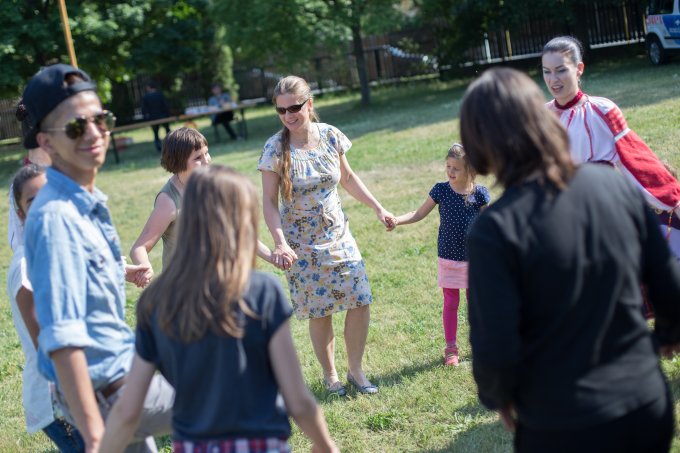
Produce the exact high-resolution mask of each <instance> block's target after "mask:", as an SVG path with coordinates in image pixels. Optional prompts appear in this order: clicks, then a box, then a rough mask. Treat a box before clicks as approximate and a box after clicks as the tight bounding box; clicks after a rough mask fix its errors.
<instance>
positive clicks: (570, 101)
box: [542, 36, 680, 260]
mask: <svg viewBox="0 0 680 453" xmlns="http://www.w3.org/2000/svg"><path fill="white" fill-rule="evenodd" d="M542 64H543V80H544V82H545V84H546V86H547V87H548V90H549V91H550V94H552V95H553V96H554V97H555V99H553V100H552V101H550V102H548V104H547V106H548V109H549V110H551V111H552V112H554V113H555V114H556V115H557V117H558V118H559V119H560V122H561V123H562V125H563V126H564V127H565V128H566V129H567V132H568V134H569V141H570V143H571V146H570V148H571V155H572V157H573V159H574V161H575V162H576V163H581V162H606V163H609V164H611V165H613V166H615V167H616V168H617V169H619V170H620V171H621V173H623V174H624V175H626V176H627V177H628V179H629V180H630V181H631V182H632V183H633V185H635V186H636V187H637V188H638V189H639V190H640V191H641V192H642V194H643V195H644V197H645V201H646V202H647V203H648V204H649V205H650V206H651V207H652V208H653V209H654V211H655V212H656V214H657V217H658V220H659V223H660V224H661V229H662V231H663V234H664V236H665V237H666V240H667V241H668V243H669V244H670V246H671V249H672V250H673V253H674V254H675V256H676V258H678V259H679V260H680V183H679V182H678V181H677V180H676V179H675V178H674V177H673V175H671V173H670V172H669V171H668V170H667V169H666V167H665V166H664V165H663V163H662V162H661V161H660V160H659V158H658V157H657V156H656V155H655V154H654V153H653V152H652V151H651V150H650V149H649V147H648V146H647V144H646V143H645V142H644V141H643V140H642V139H641V138H640V137H639V136H638V135H637V134H636V133H635V132H634V131H632V130H631V129H629V128H628V124H627V123H626V119H625V118H624V116H623V113H622V112H621V109H619V107H618V106H617V105H616V104H614V102H612V101H611V100H609V99H607V98H603V97H596V96H590V95H588V94H585V93H583V91H581V77H582V76H583V72H584V70H585V65H584V63H583V52H582V47H581V43H580V42H579V41H578V40H577V39H576V38H574V37H572V36H559V37H557V38H554V39H552V40H550V41H549V42H548V43H547V44H546V45H545V47H544V48H543V56H542Z"/></svg>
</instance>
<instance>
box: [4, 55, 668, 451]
mask: <svg viewBox="0 0 680 453" xmlns="http://www.w3.org/2000/svg"><path fill="white" fill-rule="evenodd" d="M535 75H537V74H535ZM468 82H469V80H458V81H453V82H447V83H439V82H430V83H417V84H411V85H401V86H399V87H385V88H380V89H378V90H375V91H374V93H373V100H374V103H373V105H372V106H371V107H370V108H368V109H364V110H362V109H360V108H359V101H360V100H359V97H358V95H356V94H345V95H338V96H326V97H324V98H323V99H318V100H317V101H318V102H317V104H316V105H317V108H318V110H319V112H320V113H321V117H322V120H323V121H326V122H329V123H331V124H334V125H335V126H338V127H339V128H340V129H341V130H342V131H344V132H345V133H346V134H347V135H348V137H349V138H350V139H351V140H352V141H353V143H354V146H353V148H352V149H351V150H350V152H349V153H348V159H349V161H350V164H351V165H352V167H353V169H354V170H355V171H357V173H358V174H359V175H360V176H361V177H362V179H363V180H364V182H365V183H366V184H367V186H368V187H369V188H370V189H371V190H372V192H373V193H374V194H375V195H376V197H377V198H378V199H379V200H380V201H381V202H382V203H383V205H384V206H385V207H387V208H388V209H390V210H392V211H393V212H394V213H395V214H401V213H404V212H406V211H408V210H411V209H414V208H415V207H417V206H418V205H419V204H420V203H421V202H422V200H423V199H424V198H425V197H426V196H427V193H428V191H429V189H430V188H431V187H432V185H433V184H434V183H435V182H437V181H441V180H443V179H444V164H443V162H444V156H445V154H446V150H447V149H448V146H449V145H450V143H452V142H453V141H457V140H459V135H458V119H457V117H458V109H459V104H460V99H461V96H462V94H463V92H464V89H465V87H466V85H467V83H468ZM541 83H542V82H541ZM584 88H585V90H586V91H588V92H590V93H592V94H596V95H599V96H605V97H609V98H611V99H613V100H614V101H615V102H617V103H618V104H619V105H620V106H621V107H622V108H623V111H624V113H625V115H626V117H627V118H628V121H629V123H630V126H631V127H632V128H633V129H634V130H636V131H637V132H638V133H639V134H640V135H641V136H642V137H643V138H644V139H645V140H647V142H648V144H649V145H650V146H651V147H652V149H654V150H655V151H656V152H657V153H658V154H659V155H660V156H662V157H664V158H666V159H668V160H669V161H670V162H672V163H673V164H674V165H675V166H676V167H680V150H679V149H678V143H680V129H678V124H680V111H679V110H678V105H679V104H678V102H679V101H680V63H678V62H675V63H672V64H670V65H668V66H664V67H659V68H653V67H650V66H649V65H648V64H647V62H646V60H644V59H641V58H640V59H630V60H626V61H616V62H615V61H611V62H603V63H599V64H597V65H593V66H591V67H588V68H587V72H586V74H585V83H584ZM199 126H201V127H203V128H204V133H205V134H206V136H207V137H208V140H209V141H210V142H211V147H210V149H211V153H212V155H213V159H214V162H216V163H220V164H226V165H230V166H233V167H235V168H237V169H238V170H240V171H242V172H243V173H245V174H247V175H248V176H250V177H251V178H252V179H253V181H254V182H255V183H256V184H258V185H259V184H260V176H259V173H258V172H257V170H256V166H257V159H258V157H259V155H260V151H261V146H262V145H263V144H264V142H265V140H266V139H267V138H268V137H269V136H270V135H271V134H273V133H274V132H275V131H276V130H277V129H278V128H279V127H280V124H279V123H278V118H277V117H276V115H275V114H274V112H273V109H271V107H262V108H258V109H253V110H249V111H248V127H249V132H250V138H249V140H248V141H240V142H236V143H232V142H226V143H224V142H222V143H212V141H213V132H212V130H211V128H210V127H209V126H208V124H207V121H205V120H204V121H202V122H200V123H199ZM490 127H492V126H491V125H490ZM130 135H131V136H132V137H133V138H134V140H135V143H136V145H134V146H132V147H131V148H129V149H127V150H125V151H123V152H121V158H122V163H121V164H120V165H115V164H114V163H113V159H112V156H109V157H110V159H109V162H107V164H106V165H105V166H104V168H103V170H102V171H101V173H100V175H99V176H98V179H97V184H98V186H99V187H100V188H101V189H102V190H104V192H106V193H108V194H109V197H110V199H109V206H110V207H111V210H112V214H113V218H114V220H115V223H116V226H117V228H118V232H119V234H120V237H121V241H122V244H123V250H126V251H127V250H129V248H130V246H131V245H132V243H133V241H134V240H135V239H136V236H137V235H138V234H139V232H140V231H141V228H142V226H143V224H144V222H145V221H146V218H147V216H148V214H149V212H150V209H151V207H152V204H153V200H154V197H155V195H156V193H157V191H158V189H159V188H160V187H161V186H162V185H163V183H164V182H165V180H166V179H167V177H168V175H167V174H166V173H164V172H163V170H162V169H160V168H159V167H158V155H157V153H156V151H155V150H154V147H153V142H152V135H151V131H150V129H144V130H139V131H135V132H133V133H132V134H130ZM221 135H222V136H224V135H225V134H224V133H222V134H221ZM19 161H20V154H19V153H16V152H15V153H5V154H0V183H2V184H3V185H4V187H7V186H8V182H9V176H10V175H11V174H12V173H13V172H14V171H15V170H16V169H17V168H18V165H19ZM481 182H482V183H484V184H486V185H487V186H489V187H490V188H492V195H493V196H494V197H495V198H497V197H498V196H499V190H498V189H497V188H494V187H492V186H493V181H492V180H491V179H488V178H482V179H481ZM342 197H343V202H344V207H345V210H346V212H347V214H348V216H349V217H350V218H351V225H352V231H353V233H354V235H355V237H356V239H357V242H358V244H359V247H360V248H361V250H362V253H363V255H364V258H365V261H366V266H367V269H368V275H369V278H370V280H371V284H372V288H373V292H374V297H375V304H374V305H373V307H372V309H371V310H372V311H371V316H372V320H371V328H370V331H369V336H368V344H367V349H366V358H365V368H366V370H367V372H368V376H369V377H370V378H371V379H372V380H373V381H374V382H376V383H377V384H378V385H380V394H379V395H377V396H372V397H366V396H363V395H357V394H356V393H354V392H350V396H349V398H347V399H338V398H335V397H328V396H326V394H325V392H324V390H323V386H322V383H321V377H322V372H321V368H320V366H319V365H318V363H317V362H316V359H315V357H314V353H313V351H312V348H311V345H310V342H309V338H308V334H307V324H306V323H304V322H297V321H293V322H292V328H293V334H294V337H295V341H296V345H297V348H298V352H299V358H300V362H301V364H302V368H303V372H304V376H305V379H306V381H307V383H308V385H309V387H310V389H311V390H312V392H313V393H314V394H315V396H316V397H317V399H318V400H319V403H320V404H321V406H322V407H323V410H324V411H325V414H326V419H327V421H328V424H329V427H330V430H331V433H332V435H333V437H334V439H336V441H337V443H338V444H339V446H340V448H341V449H342V450H343V451H351V452H364V451H365V452H385V451H386V452H397V451H420V452H509V451H511V450H512V439H511V436H510V435H509V434H507V433H506V432H505V431H503V429H502V428H501V426H500V424H499V423H498V421H497V417H496V415H495V414H494V413H491V412H489V411H487V410H485V409H484V408H483V407H481V406H480V404H479V402H478V400H477V397H476V388H475V384H474V380H473V378H472V375H471V362H470V356H469V354H470V347H469V343H468V341H467V337H468V325H467V313H466V308H465V304H464V303H463V304H461V310H460V313H459V321H460V323H459V324H460V327H459V343H460V346H461V352H462V356H463V362H462V364H461V366H460V367H458V368H454V369H447V368H444V367H443V366H442V365H440V360H441V359H440V358H441V354H442V348H443V332H442V328H441V307H442V296H441V291H440V290H439V289H438V288H437V286H436V253H437V250H436V232H437V225H438V216H437V214H436V213H433V214H432V215H431V216H430V217H429V218H427V219H425V220H424V221H422V222H421V223H419V224H416V225H413V226H406V227H400V228H398V229H397V230H396V231H395V232H393V233H389V234H388V233H386V232H384V229H383V228H382V227H381V225H379V224H378V222H377V220H376V219H375V217H374V215H373V213H372V212H371V211H370V210H369V209H368V208H366V207H365V206H363V205H360V204H359V203H358V202H356V201H355V200H353V199H352V198H351V197H349V195H348V194H347V193H345V192H343V193H342ZM0 206H1V207H2V209H3V213H2V215H3V216H5V215H6V210H7V200H6V198H5V197H0ZM0 237H3V238H4V237H6V224H5V222H2V224H0ZM260 237H261V238H262V239H263V241H265V242H266V243H267V244H270V245H271V237H270V236H269V234H268V232H267V230H266V227H265V226H264V225H262V227H261V235H260ZM3 242H4V241H3ZM3 247H5V248H4V249H3V250H8V248H7V247H6V246H3ZM160 252H161V247H160V246H159V247H157V248H156V249H155V250H154V251H153V252H152V259H153V260H154V264H155V266H156V267H158V268H160V256H161V253H160ZM9 255H10V254H9V252H8V251H7V252H5V253H3V254H2V256H1V257H0V267H1V268H2V272H0V275H2V278H4V277H5V274H6V270H7V265H8V263H9ZM260 266H261V268H263V269H265V270H269V271H274V272H276V274H277V275H279V276H280V277H281V278H282V280H283V274H282V273H280V272H278V271H275V270H274V269H273V268H272V267H270V266H269V265H266V264H262V263H260ZM3 282H4V280H3ZM138 296H139V291H138V290H137V289H135V288H133V287H131V286H128V293H127V309H128V312H127V313H128V319H129V322H130V323H131V324H134V319H133V308H134V305H135V301H136V300H137V298H138ZM0 306H1V307H2V309H1V310H0V356H1V357H2V359H1V360H0V452H15V451H27V452H28V451H30V452H33V451H38V452H48V451H53V450H52V446H51V445H50V443H49V442H48V441H47V439H46V437H44V436H43V435H42V434H39V435H36V436H28V435H27V434H26V433H25V431H24V422H23V409H22V405H21V384H20V383H21V367H22V363H23V357H22V355H21V348H20V345H19V341H18V338H17V336H16V334H15V332H14V328H13V325H12V321H11V316H10V310H9V306H8V302H7V298H6V296H5V295H4V294H3V295H2V296H0ZM343 321H344V315H343V314H340V315H337V316H335V319H334V326H335V330H336V332H337V334H338V342H337V349H338V351H337V354H336V358H337V365H338V371H339V373H340V375H341V376H344V374H345V372H346V371H347V365H346V360H345V351H344V344H343V342H342V324H343ZM663 366H664V370H665V371H666V373H667V375H668V378H669V381H670V382H671V384H672V387H673V392H674V395H675V398H676V400H677V399H678V398H679V397H680V362H679V361H664V363H663ZM678 409H680V406H678V405H677V404H676V412H678ZM291 443H292V445H293V448H294V450H295V451H305V450H307V451H308V449H309V442H308V441H307V439H306V438H305V437H304V436H302V435H300V434H299V432H298V431H297V430H295V434H294V435H293V437H292V439H291ZM674 451H676V452H680V438H676V443H675V447H674Z"/></svg>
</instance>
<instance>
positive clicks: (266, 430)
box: [136, 272, 292, 440]
mask: <svg viewBox="0 0 680 453" xmlns="http://www.w3.org/2000/svg"><path fill="white" fill-rule="evenodd" d="M244 299H245V301H246V303H247V304H248V306H249V307H250V309H251V310H253V311H254V312H255V314H256V315H257V317H258V319H253V318H252V317H250V316H245V315H244V316H243V320H244V322H245V328H244V336H243V338H242V339H240V340H239V339H235V338H232V337H230V336H218V335H215V334H213V333H208V334H207V335H206V336H205V337H203V338H202V339H200V340H198V341H195V342H192V343H182V342H181V341H178V340H173V339H169V338H168V337H167V336H166V335H165V334H164V333H163V332H161V330H160V329H159V328H158V324H157V322H156V319H155V316H154V317H152V318H151V323H150V324H151V325H150V326H148V328H140V327H139V326H138V327H137V340H136V348H137V353H138V354H139V356H140V357H141V358H143V359H144V360H146V361H148V362H151V363H153V364H154V365H156V367H157V368H158V369H159V370H160V372H161V373H162V374H163V376H164V377H165V378H166V379H167V380H168V382H170V384H172V386H173V387H174V388H175V391H176V396H175V403H174V406H173V415H172V426H173V437H174V438H175V439H180V440H210V439H227V438H234V437H245V438H261V437H286V438H287V437H288V436H290V424H289V422H288V416H287V414H286V409H285V407H284V405H283V398H282V397H281V396H280V395H279V391H278V385H277V383H276V379H275V377H274V373H273V370H272V367H271V360H270V357H269V350H268V345H269V341H270V340H271V338H272V336H273V335H274V333H275V332H276V331H277V329H278V328H279V327H280V326H281V325H282V324H283V323H284V322H285V321H286V320H287V319H288V318H289V317H290V315H291V313H292V310H291V308H290V305H289V303H288V301H287V299H286V297H285V295H284V293H283V289H282V288H281V284H280V283H279V282H278V280H276V278H275V277H274V276H272V275H270V274H265V273H262V272H253V274H252V276H251V279H250V285H249V288H248V290H247V292H246V295H245V297H244Z"/></svg>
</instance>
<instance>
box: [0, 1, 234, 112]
mask: <svg viewBox="0 0 680 453" xmlns="http://www.w3.org/2000/svg"><path fill="white" fill-rule="evenodd" d="M5 3H7V2H5ZM68 8H69V9H68V13H69V18H70V25H71V30H72V35H73V41H74V46H75V50H76V54H77V56H78V64H79V66H81V67H82V68H83V69H85V70H86V71H87V72H88V73H89V74H90V75H91V76H92V77H93V78H95V79H96V80H97V82H98V85H99V89H100V90H99V91H100V94H101V95H102V97H103V99H104V100H105V101H109V100H110V99H109V97H110V96H109V94H110V87H111V84H112V82H116V81H117V82H121V81H125V80H129V79H131V78H134V77H136V76H137V75H138V74H147V75H151V76H160V77H164V78H166V81H167V84H168V85H176V83H175V81H179V84H181V81H182V79H183V77H184V76H186V75H187V74H190V73H200V74H201V75H202V77H203V78H204V79H205V81H204V82H202V83H204V84H205V85H209V84H210V81H212V80H213V79H215V80H220V81H221V82H223V83H225V85H226V86H230V85H231V83H232V82H231V81H232V80H233V79H232V78H231V59H230V56H229V55H230V52H229V49H228V48H225V46H226V41H225V36H224V29H223V27H222V26H221V25H220V24H218V23H217V22H216V21H215V16H214V15H213V14H212V9H211V8H212V2H211V1H210V0H155V1H154V0H127V1H121V0H97V1H95V0H83V1H80V2H69V4H68ZM0 42H1V43H2V44H0V61H1V67H2V71H0V97H15V96H19V95H20V94H21V90H22V89H23V86H24V84H25V83H26V80H27V79H28V78H29V77H30V76H31V75H33V74H34V73H35V72H36V71H37V70H38V69H39V68H40V67H41V66H45V65H48V64H52V63H57V62H68V58H67V52H66V46H65V44H64V38H63V33H62V28H61V22H60V19H59V12H58V7H57V2H56V1H55V0H9V4H8V5H5V4H3V8H0Z"/></svg>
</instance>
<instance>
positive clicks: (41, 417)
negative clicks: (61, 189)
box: [7, 164, 85, 453]
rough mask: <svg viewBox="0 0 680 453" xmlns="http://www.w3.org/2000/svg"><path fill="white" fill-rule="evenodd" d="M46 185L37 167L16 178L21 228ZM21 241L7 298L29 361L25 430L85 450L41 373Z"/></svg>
mask: <svg viewBox="0 0 680 453" xmlns="http://www.w3.org/2000/svg"><path fill="white" fill-rule="evenodd" d="M46 182H47V179H46V178H45V169H44V168H42V167H39V166H37V165H35V164H29V165H27V166H25V167H23V168H21V169H20V170H19V171H18V172H17V173H16V175H15V176H14V178H13V180H12V190H11V191H10V199H11V200H13V202H14V203H13V204H14V206H16V213H15V214H16V216H17V219H19V221H20V222H21V224H22V225H23V222H24V221H25V220H26V214H27V213H28V209H29V208H30V206H31V203H33V199H34V198H35V196H36V195H37V193H38V191H39V190H40V189H41V188H42V186H44V185H45V183H46ZM20 239H21V241H20V245H18V246H17V247H16V248H15V249H14V255H13V256H12V261H11V263H10V266H9V270H8V271H7V295H8V296H9V303H10V307H11V308H12V319H13V321H14V327H15V328H16V331H17V334H18V335H19V340H20V341H21V348H22V349H23V352H24V357H25V359H26V362H25V364H24V367H23V373H22V381H23V382H22V384H23V405H24V412H25V415H26V429H27V431H28V432H29V433H34V432H36V431H39V430H42V431H43V432H44V433H45V434H46V435H47V437H49V438H50V439H51V440H52V441H53V442H54V444H55V445H56V446H57V448H59V451H61V452H66V453H69V452H81V451H85V444H84V443H83V439H82V437H81V436H80V434H79V433H78V431H77V430H76V429H75V427H73V426H72V425H71V424H69V423H68V422H67V421H65V420H64V419H63V418H60V417H57V415H56V414H55V407H54V406H53V403H52V401H53V396H52V386H51V385H50V383H49V382H48V381H47V380H46V379H45V378H44V377H42V376H41V375H40V373H39V372H38V364H37V361H38V355H37V351H36V350H37V347H38V333H39V332H40V327H39V326H38V320H37V319H36V316H35V306H34V302H33V287H32V286H31V282H30V281H29V279H28V273H27V272H26V258H25V257H24V247H23V245H21V244H23V238H20Z"/></svg>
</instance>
